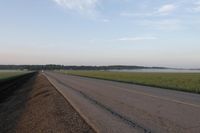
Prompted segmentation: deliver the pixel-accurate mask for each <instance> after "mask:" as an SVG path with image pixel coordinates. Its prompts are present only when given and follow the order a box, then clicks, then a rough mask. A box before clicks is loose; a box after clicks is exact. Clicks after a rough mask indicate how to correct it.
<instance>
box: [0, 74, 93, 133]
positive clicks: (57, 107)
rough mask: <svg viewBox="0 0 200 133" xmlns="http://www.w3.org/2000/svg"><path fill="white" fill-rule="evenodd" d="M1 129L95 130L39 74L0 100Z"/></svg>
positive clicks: (70, 132) (30, 132)
mask: <svg viewBox="0 0 200 133" xmlns="http://www.w3.org/2000/svg"><path fill="white" fill-rule="evenodd" d="M0 132H2V133H4V132H6V133H12V132H20V133H27V132H28V133H45V132H59V133H94V130H93V129H92V128H91V127H90V126H89V125H88V124H87V123H86V122H85V121H84V120H83V119H82V117H81V116H80V115H79V114H78V113H77V112H76V111H75V110H74V109H73V107H72V106H71V105H70V104H69V103H68V101H66V100H65V99H64V97H63V96H62V95H61V94H60V93H58V92H57V91H56V89H55V88H54V87H53V86H52V85H51V84H50V83H49V81H48V80H47V79H46V77H44V76H43V75H41V74H38V75H37V76H33V77H32V78H31V79H30V80H29V81H28V82H26V83H25V84H24V85H23V86H21V87H20V88H19V89H17V90H16V91H15V92H14V93H13V94H12V96H10V97H9V98H8V99H7V100H6V101H4V102H3V103H0Z"/></svg>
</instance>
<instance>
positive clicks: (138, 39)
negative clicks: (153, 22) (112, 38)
mask: <svg viewBox="0 0 200 133" xmlns="http://www.w3.org/2000/svg"><path fill="white" fill-rule="evenodd" d="M156 39H157V37H123V38H119V39H117V40H118V41H144V40H156Z"/></svg>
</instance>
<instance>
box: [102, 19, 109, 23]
mask: <svg viewBox="0 0 200 133" xmlns="http://www.w3.org/2000/svg"><path fill="white" fill-rule="evenodd" d="M102 22H105V23H107V22H110V20H109V19H102Z"/></svg>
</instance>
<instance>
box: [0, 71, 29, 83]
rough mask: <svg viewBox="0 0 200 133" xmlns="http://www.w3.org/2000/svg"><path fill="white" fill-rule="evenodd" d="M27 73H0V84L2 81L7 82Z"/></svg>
mask: <svg viewBox="0 0 200 133" xmlns="http://www.w3.org/2000/svg"><path fill="white" fill-rule="evenodd" d="M26 73H28V72H27V71H10V72H9V71H5V72H4V71H0V82H1V81H4V80H8V79H10V78H14V77H17V76H20V75H23V74H26Z"/></svg>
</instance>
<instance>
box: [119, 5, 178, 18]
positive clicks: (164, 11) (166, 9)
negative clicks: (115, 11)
mask: <svg viewBox="0 0 200 133" xmlns="http://www.w3.org/2000/svg"><path fill="white" fill-rule="evenodd" d="M176 8H177V7H176V6H175V5H173V4H166V5H162V6H161V7H159V8H157V9H156V10H154V11H152V12H142V13H131V12H122V13H120V16H124V17H152V16H162V15H169V14H171V13H172V12H174V11H175V10H176Z"/></svg>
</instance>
